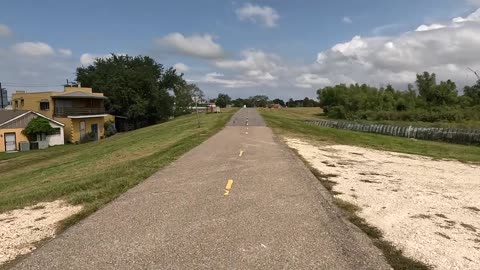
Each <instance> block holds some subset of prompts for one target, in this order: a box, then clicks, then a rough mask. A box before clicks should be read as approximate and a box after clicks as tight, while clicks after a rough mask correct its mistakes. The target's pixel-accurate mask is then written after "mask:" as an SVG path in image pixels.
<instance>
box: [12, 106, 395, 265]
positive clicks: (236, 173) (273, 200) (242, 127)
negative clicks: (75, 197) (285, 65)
mask: <svg viewBox="0 0 480 270" xmlns="http://www.w3.org/2000/svg"><path fill="white" fill-rule="evenodd" d="M247 117H248V126H247ZM227 191H228V192H227ZM14 268H15V269H62V270H63V269H390V267H389V266H388V265H387V264H386V262H385V260H384V258H383V256H382V255H381V252H380V251H379V250H378V249H376V248H375V247H374V246H373V244H372V243H371V241H370V240H369V239H368V238H367V237H366V236H365V235H364V234H363V233H362V232H360V230H359V229H358V228H356V227H355V226H353V225H351V224H350V223H348V222H345V221H344V220H343V219H341V218H340V215H339V213H338V212H337V210H336V208H335V207H334V206H333V203H332V202H331V198H330V194H328V192H327V191H326V190H325V189H324V188H323V187H322V186H321V185H320V184H319V182H318V180H317V179H316V178H315V177H314V176H313V175H312V174H311V172H310V171H309V170H308V168H307V167H306V166H305V165H304V164H303V163H302V161H300V160H299V159H298V157H297V156H296V155H295V154H294V153H293V152H292V151H291V150H290V149H288V148H287V147H286V146H285V145H284V144H283V143H282V142H278V141H277V140H276V139H275V137H274V135H273V134H272V131H271V130H270V129H269V128H268V127H265V123H264V121H263V119H262V118H261V117H260V115H259V114H258V113H257V111H256V110H255V109H242V110H240V111H239V112H238V113H237V114H236V115H235V116H234V117H233V118H232V119H231V121H230V122H229V124H228V125H227V127H225V128H224V129H223V130H222V131H220V132H219V133H217V134H216V135H214V136H213V137H211V138H210V139H208V140H207V141H206V142H204V143H203V144H202V145H200V146H198V147H196V148H195V149H193V150H192V151H190V152H189V153H187V154H185V155H184V156H183V157H181V158H180V159H179V160H177V161H176V162H174V163H172V164H171V165H170V166H168V167H166V168H164V169H163V170H161V171H159V172H157V173H156V174H155V175H153V176H151V177H150V178H149V179H148V180H146V181H145V182H143V183H142V184H140V185H138V186H136V187H135V188H133V189H131V190H130V191H128V192H127V193H125V194H124V195H122V196H121V197H119V198H118V199H117V200H115V201H113V202H112V203H110V204H108V205H107V206H105V207H104V208H102V209H100V210H99V211H97V212H96V213H94V214H93V215H91V216H90V217H88V218H86V219H85V220H83V221H81V222H80V223H78V224H77V225H75V226H73V227H71V228H70V229H68V230H67V231H65V232H64V233H62V234H61V235H59V236H58V237H57V238H56V239H54V240H52V241H50V242H48V243H46V244H45V245H44V246H42V247H41V248H39V249H38V250H36V251H34V252H33V253H32V255H30V256H28V257H26V258H25V259H24V260H22V261H21V262H19V263H18V264H17V265H16V266H15V267H14Z"/></svg>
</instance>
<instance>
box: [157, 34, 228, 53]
mask: <svg viewBox="0 0 480 270" xmlns="http://www.w3.org/2000/svg"><path fill="white" fill-rule="evenodd" d="M157 43H158V44H159V45H161V46H165V47H168V48H170V49H173V50H174V51H175V52H177V53H180V54H184V55H189V56H194V57H199V58H207V59H216V58H222V57H223V56H224V52H223V49H222V47H221V46H220V45H219V44H218V43H216V42H215V41H214V38H213V36H211V35H208V34H203V35H198V34H196V35H191V36H184V35H183V34H181V33H171V34H168V35H166V36H164V37H161V38H158V39H157Z"/></svg>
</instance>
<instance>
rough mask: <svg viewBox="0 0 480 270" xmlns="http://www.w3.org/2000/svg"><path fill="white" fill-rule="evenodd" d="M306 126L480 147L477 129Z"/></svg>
mask: <svg viewBox="0 0 480 270" xmlns="http://www.w3.org/2000/svg"><path fill="white" fill-rule="evenodd" d="M305 122H306V123H308V124H312V125H316V126H322V127H329V128H338V129H345V130H352V131H360V132H368V133H377V134H383V135H390V136H398V137H406V138H413V139H419V140H428V141H441V142H448V143H456V144H467V145H471V144H476V145H480V130H479V129H457V128H434V127H412V126H393V125H382V124H361V123H355V122H348V121H330V120H306V121H305Z"/></svg>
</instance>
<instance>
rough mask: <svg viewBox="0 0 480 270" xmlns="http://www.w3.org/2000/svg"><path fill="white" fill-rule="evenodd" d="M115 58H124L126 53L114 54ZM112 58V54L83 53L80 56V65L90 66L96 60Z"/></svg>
mask: <svg viewBox="0 0 480 270" xmlns="http://www.w3.org/2000/svg"><path fill="white" fill-rule="evenodd" d="M115 55H116V56H125V55H127V54H126V53H115ZM110 57H112V54H92V53H84V54H82V55H80V64H81V65H82V66H88V65H92V64H93V63H94V62H95V60H96V59H97V58H102V59H107V58H110Z"/></svg>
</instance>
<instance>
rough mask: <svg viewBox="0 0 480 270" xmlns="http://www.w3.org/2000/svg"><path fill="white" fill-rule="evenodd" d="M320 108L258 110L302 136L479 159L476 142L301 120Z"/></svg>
mask: <svg viewBox="0 0 480 270" xmlns="http://www.w3.org/2000/svg"><path fill="white" fill-rule="evenodd" d="M315 109H316V110H317V111H318V114H319V113H321V109H320V108H313V109H312V108H289V109H280V110H269V109H261V110H260V113H261V114H262V116H263V118H264V119H265V121H266V122H267V124H268V126H270V127H271V128H273V129H274V131H275V132H276V133H280V134H284V135H291V136H296V137H302V138H306V139H310V140H313V141H320V142H324V143H334V144H347V145H355V146H362V147H369V148H374V149H379V150H387V151H394V152H401V153H408V154H417V155H423V156H430V157H433V158H439V159H440V158H446V159H456V160H459V161H462V162H475V163H478V162H480V147H479V146H464V145H456V144H448V143H441V142H431V141H421V140H412V139H408V138H401V137H393V136H385V135H378V134H371V133H362V132H354V131H347V130H340V129H334V128H325V127H319V126H314V125H310V124H306V123H304V122H303V121H302V120H305V119H312V116H315V115H316V113H315Z"/></svg>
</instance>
